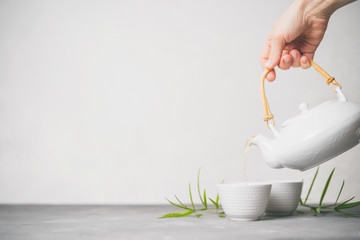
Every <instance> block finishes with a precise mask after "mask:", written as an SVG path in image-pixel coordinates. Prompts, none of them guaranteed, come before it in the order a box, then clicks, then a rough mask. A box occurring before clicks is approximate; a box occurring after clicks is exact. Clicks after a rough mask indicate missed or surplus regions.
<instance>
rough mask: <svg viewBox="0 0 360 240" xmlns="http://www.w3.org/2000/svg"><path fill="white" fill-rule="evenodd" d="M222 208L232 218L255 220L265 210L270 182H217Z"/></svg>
mask: <svg viewBox="0 0 360 240" xmlns="http://www.w3.org/2000/svg"><path fill="white" fill-rule="evenodd" d="M217 187H218V190H219V196H220V200H221V205H222V208H223V209H224V212H225V214H226V215H227V216H228V217H229V218H230V219H232V220H238V221H255V220H258V219H259V218H260V217H261V216H262V215H263V214H264V212H265V208H266V206H267V204H268V200H269V196H270V190H271V184H270V183H230V184H217Z"/></svg>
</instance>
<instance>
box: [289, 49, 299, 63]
mask: <svg viewBox="0 0 360 240" xmlns="http://www.w3.org/2000/svg"><path fill="white" fill-rule="evenodd" d="M290 55H291V57H292V67H300V57H301V55H300V52H299V51H298V50H296V49H293V50H291V51H290Z"/></svg>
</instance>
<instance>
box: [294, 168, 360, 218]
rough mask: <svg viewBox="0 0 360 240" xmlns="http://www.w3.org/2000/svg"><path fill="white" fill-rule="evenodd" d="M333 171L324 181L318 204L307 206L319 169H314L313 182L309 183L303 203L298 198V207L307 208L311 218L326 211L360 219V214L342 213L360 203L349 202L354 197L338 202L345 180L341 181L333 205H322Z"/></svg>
mask: <svg viewBox="0 0 360 240" xmlns="http://www.w3.org/2000/svg"><path fill="white" fill-rule="evenodd" d="M334 171H335V168H333V170H332V171H331V173H330V175H329V177H328V179H327V180H326V183H325V186H324V189H323V191H322V194H321V197H320V201H319V204H318V205H317V206H314V205H309V204H307V200H308V198H309V196H310V193H311V190H312V187H313V185H314V182H315V180H316V177H317V175H318V172H319V167H318V168H317V169H316V172H315V175H314V177H313V180H312V182H311V185H310V187H309V190H308V192H307V194H306V197H305V200H304V201H303V200H302V199H301V198H300V205H301V206H304V207H307V208H309V209H310V214H311V215H313V216H317V215H318V214H321V213H322V212H324V210H327V211H329V210H332V211H335V212H337V213H339V214H341V215H343V216H352V217H360V214H351V213H345V212H343V211H342V210H344V209H348V208H353V207H356V206H360V201H357V202H350V201H351V200H353V199H354V198H355V196H353V197H351V198H349V199H347V200H345V201H342V202H339V198H340V195H341V193H342V190H343V188H344V185H345V180H343V181H342V184H341V187H340V190H339V193H338V195H337V197H336V200H335V203H333V204H328V205H323V200H324V198H325V195H326V192H327V190H328V188H329V185H330V182H331V179H332V176H333V174H334Z"/></svg>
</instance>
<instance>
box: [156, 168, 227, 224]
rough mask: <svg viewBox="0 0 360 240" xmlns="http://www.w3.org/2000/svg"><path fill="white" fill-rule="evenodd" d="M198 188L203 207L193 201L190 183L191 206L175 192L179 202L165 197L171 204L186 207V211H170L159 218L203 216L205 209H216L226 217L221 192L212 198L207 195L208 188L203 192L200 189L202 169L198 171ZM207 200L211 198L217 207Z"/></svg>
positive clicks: (218, 213) (221, 215) (217, 212)
mask: <svg viewBox="0 0 360 240" xmlns="http://www.w3.org/2000/svg"><path fill="white" fill-rule="evenodd" d="M197 190H198V195H199V198H200V201H201V204H202V206H201V208H198V209H197V208H196V207H195V204H194V201H193V196H192V191H191V184H190V183H189V197H190V202H191V206H187V205H185V204H183V203H182V201H180V199H179V198H178V197H177V196H176V194H174V197H175V199H176V201H177V202H178V203H175V202H173V201H170V200H169V199H167V198H165V199H166V200H167V201H168V202H169V203H170V204H171V205H173V206H175V207H178V208H181V209H185V210H186V211H182V212H174V213H168V214H165V215H164V216H162V217H159V218H175V217H186V216H189V215H192V214H194V215H195V216H196V217H198V218H199V217H201V216H202V215H203V212H204V211H210V212H213V211H214V210H215V213H216V214H217V215H218V216H219V217H222V218H224V217H225V213H224V212H223V211H220V204H219V194H217V195H216V199H215V200H213V199H212V198H209V197H207V195H206V190H205V189H204V192H203V193H201V189H200V169H199V171H198V176H197ZM207 200H210V201H211V202H212V204H213V205H214V207H215V208H210V207H209V205H208V202H207Z"/></svg>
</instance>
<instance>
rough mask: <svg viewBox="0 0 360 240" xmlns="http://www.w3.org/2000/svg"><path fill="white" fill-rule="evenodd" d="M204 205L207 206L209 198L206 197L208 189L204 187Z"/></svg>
mask: <svg viewBox="0 0 360 240" xmlns="http://www.w3.org/2000/svg"><path fill="white" fill-rule="evenodd" d="M204 207H205V208H207V207H208V205H207V198H206V190H205V189H204Z"/></svg>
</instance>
